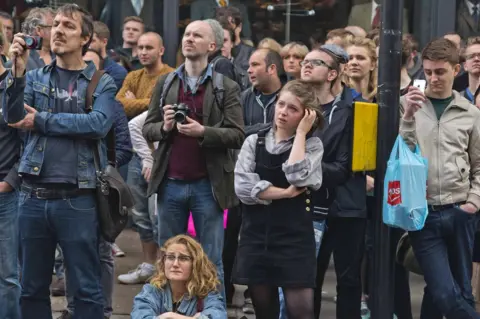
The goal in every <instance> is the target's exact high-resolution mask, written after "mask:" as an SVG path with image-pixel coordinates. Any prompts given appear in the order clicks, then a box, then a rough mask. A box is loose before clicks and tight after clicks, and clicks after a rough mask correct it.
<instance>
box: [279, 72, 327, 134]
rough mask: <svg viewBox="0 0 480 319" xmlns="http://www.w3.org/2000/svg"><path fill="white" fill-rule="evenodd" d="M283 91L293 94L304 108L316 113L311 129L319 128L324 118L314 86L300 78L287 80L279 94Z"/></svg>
mask: <svg viewBox="0 0 480 319" xmlns="http://www.w3.org/2000/svg"><path fill="white" fill-rule="evenodd" d="M283 92H290V93H292V94H293V95H295V96H296V97H297V98H298V99H299V100H300V103H301V104H302V106H303V107H304V108H305V110H313V111H315V113H317V120H316V121H315V123H314V125H313V127H312V131H314V130H315V129H321V128H322V127H323V125H324V118H323V113H322V109H321V107H320V105H321V103H320V101H319V99H318V96H317V93H316V90H315V87H314V86H313V85H312V84H310V83H306V82H303V81H301V80H293V81H289V82H288V83H287V84H285V86H284V87H283V88H282V90H281V91H280V93H279V95H281V94H282V93H283Z"/></svg>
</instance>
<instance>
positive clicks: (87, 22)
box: [2, 4, 116, 319]
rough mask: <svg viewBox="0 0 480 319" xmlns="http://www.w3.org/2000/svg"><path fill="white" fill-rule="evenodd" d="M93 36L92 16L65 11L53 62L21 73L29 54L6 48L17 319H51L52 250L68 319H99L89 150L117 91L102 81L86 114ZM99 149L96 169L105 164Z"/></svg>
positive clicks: (17, 43) (18, 42)
mask: <svg viewBox="0 0 480 319" xmlns="http://www.w3.org/2000/svg"><path fill="white" fill-rule="evenodd" d="M92 34H93V19H92V17H91V15H90V14H89V13H88V12H86V11H84V10H83V9H81V8H80V7H79V6H77V5H75V4H67V5H65V6H62V7H61V8H59V10H58V11H57V15H56V16H55V19H54V22H53V27H52V37H51V47H52V51H53V53H54V54H55V55H56V57H57V58H56V60H55V61H53V62H52V64H50V65H47V66H45V67H44V68H41V69H37V70H33V71H30V72H28V73H27V74H26V75H25V74H24V73H25V65H26V61H27V60H28V56H29V52H28V50H27V49H26V44H25V40H24V37H23V35H22V34H17V35H16V36H15V38H14V41H13V44H12V46H11V48H10V54H11V55H13V56H15V61H14V63H13V68H12V71H11V74H9V76H8V77H7V79H6V81H7V91H6V95H5V96H4V97H2V98H3V100H4V103H3V114H4V117H5V119H6V121H7V122H8V123H10V124H11V126H13V127H15V128H18V129H22V130H25V131H26V138H25V149H24V152H23V155H22V157H21V160H20V164H19V167H18V172H19V174H20V175H21V176H22V186H21V193H20V196H19V229H20V240H21V258H20V260H21V261H22V265H21V269H22V274H21V278H22V279H21V281H22V282H21V286H22V293H21V300H20V304H21V312H22V318H25V319H29V318H40V319H43V318H51V306H50V299H49V289H48V287H49V285H50V282H51V274H52V268H53V262H54V254H55V246H56V244H57V243H59V245H60V247H61V248H62V250H63V253H64V258H65V266H66V271H67V273H68V276H69V286H71V287H70V288H71V291H72V292H73V296H74V303H75V314H74V318H92V319H93V318H102V317H103V298H102V290H101V286H100V260H99V254H98V220H97V210H96V203H95V195H94V189H95V186H96V176H95V167H94V161H93V152H92V146H91V143H94V142H95V141H96V140H98V139H102V138H104V137H105V136H106V134H107V133H108V131H109V130H110V128H111V127H112V123H113V118H114V110H113V109H114V103H115V101H114V98H115V92H116V86H115V83H114V81H113V79H112V78H111V77H110V76H108V75H103V77H102V78H101V80H100V83H99V84H98V86H97V88H96V90H95V93H94V103H93V106H92V111H91V112H90V113H88V114H86V113H85V109H86V106H85V96H86V90H87V86H88V83H89V82H90V80H91V79H92V76H93V74H94V72H95V66H94V65H93V63H88V64H87V63H85V62H84V61H83V59H82V55H83V53H84V52H85V51H86V50H87V48H88V46H89V43H90V41H91V37H92ZM104 146H105V145H104V144H102V147H100V149H101V156H100V157H101V159H100V161H101V164H103V163H105V157H106V156H105V147H104Z"/></svg>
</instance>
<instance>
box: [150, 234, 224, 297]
mask: <svg viewBox="0 0 480 319" xmlns="http://www.w3.org/2000/svg"><path fill="white" fill-rule="evenodd" d="M175 244H180V245H184V246H185V247H186V248H187V251H188V253H189V255H190V256H191V257H192V273H191V275H190V278H189V280H188V282H187V291H188V294H189V296H190V297H197V298H205V297H206V296H207V295H208V294H209V293H210V292H212V291H218V287H219V285H220V281H219V280H218V277H217V271H216V269H215V265H214V264H213V263H212V262H211V261H210V260H209V259H208V257H207V255H206V254H205V252H204V251H203V248H202V246H201V245H200V244H199V243H198V242H197V241H196V240H195V239H193V238H192V237H189V236H186V235H178V236H175V237H172V238H170V239H169V240H167V242H166V243H165V245H163V247H162V248H161V251H162V252H163V256H164V257H163V258H161V259H159V260H158V261H157V274H156V275H155V276H154V277H153V278H152V279H151V280H150V284H151V285H152V286H154V287H156V288H158V289H164V288H165V286H166V285H167V283H168V279H167V277H166V276H165V253H166V252H167V250H168V247H170V246H171V245H175Z"/></svg>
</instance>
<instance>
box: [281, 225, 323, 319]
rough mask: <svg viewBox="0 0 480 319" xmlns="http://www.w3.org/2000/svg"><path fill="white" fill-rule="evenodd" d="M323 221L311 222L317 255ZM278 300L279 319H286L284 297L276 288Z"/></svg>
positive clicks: (321, 236) (320, 242)
mask: <svg viewBox="0 0 480 319" xmlns="http://www.w3.org/2000/svg"><path fill="white" fill-rule="evenodd" d="M325 222H326V221H325V220H324V221H321V222H317V221H314V222H313V231H314V234H315V254H316V255H318V252H319V250H320V245H321V244H322V238H323V234H325V228H326V225H325ZM278 298H279V301H280V315H279V318H280V319H287V318H288V316H287V307H286V306H285V296H284V295H283V290H282V288H281V287H279V288H278Z"/></svg>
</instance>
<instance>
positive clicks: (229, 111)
mask: <svg viewBox="0 0 480 319" xmlns="http://www.w3.org/2000/svg"><path fill="white" fill-rule="evenodd" d="M223 103H224V105H223V114H224V116H223V121H222V122H221V123H219V125H218V126H215V127H212V126H205V132H204V135H203V137H202V138H201V139H200V145H201V146H202V147H204V148H219V147H221V148H231V149H239V148H240V147H242V143H243V141H244V139H245V133H244V131H243V126H244V125H243V109H242V106H241V105H240V88H239V87H238V85H236V84H235V85H233V86H232V87H231V88H230V89H226V90H225V98H224V101H223Z"/></svg>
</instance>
